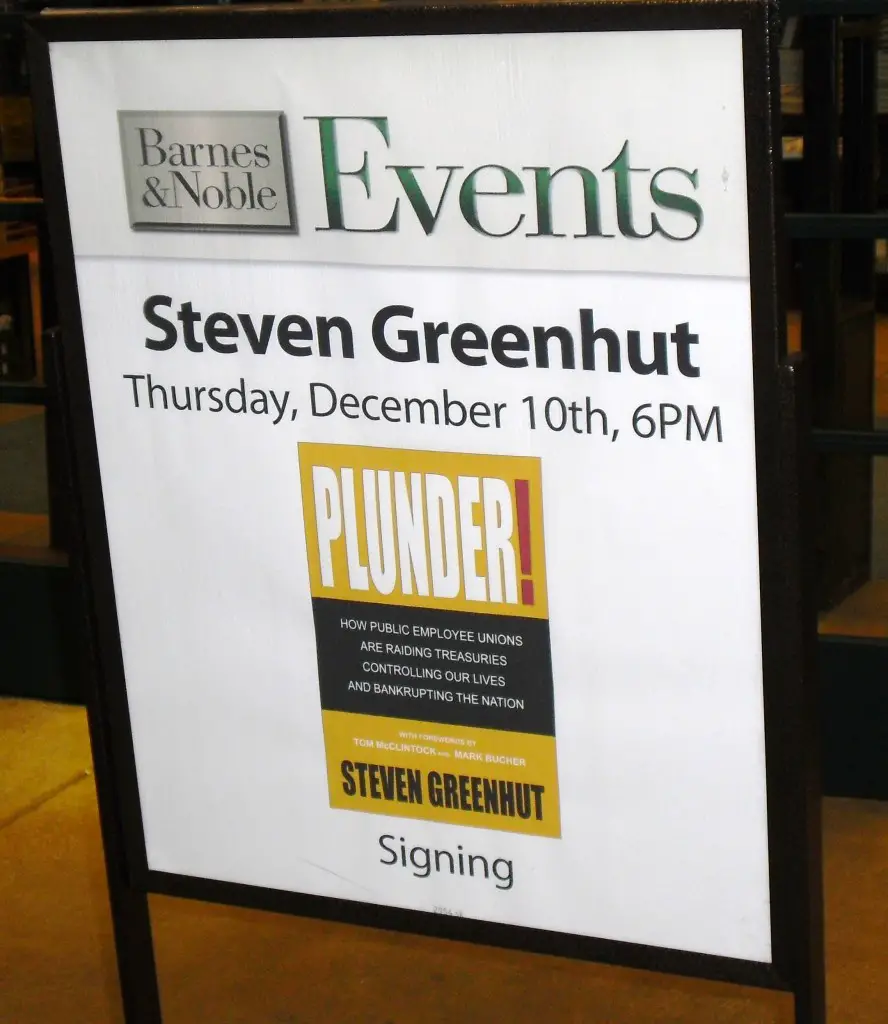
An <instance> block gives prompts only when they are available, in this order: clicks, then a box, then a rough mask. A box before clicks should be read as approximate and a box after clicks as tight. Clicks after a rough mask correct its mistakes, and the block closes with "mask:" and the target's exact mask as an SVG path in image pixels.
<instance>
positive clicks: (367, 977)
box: [0, 700, 888, 1024]
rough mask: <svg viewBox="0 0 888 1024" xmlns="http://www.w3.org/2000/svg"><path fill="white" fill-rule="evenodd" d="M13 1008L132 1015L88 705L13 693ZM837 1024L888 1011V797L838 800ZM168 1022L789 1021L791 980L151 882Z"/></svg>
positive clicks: (2, 885) (831, 817)
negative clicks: (393, 929)
mask: <svg viewBox="0 0 888 1024" xmlns="http://www.w3.org/2000/svg"><path fill="white" fill-rule="evenodd" d="M0 780H2V782H0V922H2V925H0V1021H2V1022H3V1024H121V1020H122V1018H121V1016H120V1011H119V1001H118V995H117V991H116V983H115V974H114V959H113V946H112V942H111V932H110V920H109V912H108V901H107V893H106V889H105V883H104V875H103V867H102V856H101V846H100V840H99V829H98V820H97V813H96V802H95V790H94V786H93V779H92V776H91V775H90V756H89V749H88V743H87V732H86V724H85V718H84V714H83V712H82V711H81V710H80V709H78V708H70V707H60V706H52V705H45V704H37V703H31V702H26V701H13V700H6V701H3V700H0ZM825 819H826V821H825V862H826V867H825V874H826V924H827V928H826V937H827V963H828V976H829V1003H830V1018H829V1019H830V1024H885V1021H886V1020H888V805H885V804H877V803H867V802H862V801H847V800H829V801H827V802H826V808H825ZM151 909H152V916H153V921H154V929H155V943H156V949H157V959H158V965H159V973H160V980H161V987H162V998H163V1003H164V1011H165V1022H166V1024H453V1022H462V1024H500V1022H510V1024H550V1022H551V1024H713V1022H717V1024H792V1020H793V1015H792V1009H791V1001H790V1000H789V999H788V998H787V997H786V996H784V995H781V994H774V993H767V992H757V991H754V990H748V989H743V988H739V987H736V986H731V985H722V984H713V983H708V982H698V981H692V980H680V979H676V978H670V977H666V976H658V975H651V974H644V973H641V972H634V971H628V970H621V969H614V968H604V967H596V966H593V965H588V964H580V963H573V962H570V961H561V960H556V959H553V958H548V957H541V956H533V955H530V954H524V953H517V952H507V951H501V950H491V949H486V948H483V947H477V946H469V945H464V944H459V943H448V942H442V941H436V940H431V939H421V938H414V937H411V936H407V935H395V934H387V933H383V932H376V931H373V930H370V929H364V928H354V927H348V926H344V925H335V924H326V923H321V922H313V921H307V920H301V919H298V918H287V917H283V916H279V915H274V914H262V913H257V912H248V911H242V910H235V909H230V908H225V907H212V906H207V905H202V904H198V903H191V902H184V901H178V900H172V899H167V898H160V897H152V900H151Z"/></svg>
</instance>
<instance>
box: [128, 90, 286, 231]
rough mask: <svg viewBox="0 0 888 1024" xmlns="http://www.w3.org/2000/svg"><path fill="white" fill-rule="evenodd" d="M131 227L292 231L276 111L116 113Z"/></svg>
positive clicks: (283, 149)
mask: <svg viewBox="0 0 888 1024" xmlns="http://www.w3.org/2000/svg"><path fill="white" fill-rule="evenodd" d="M117 116H118V120H119V123H120V142H121V149H122V153H123V171H124V178H125V181H126V199H127V207H128V209H129V219H130V226H131V227H132V228H134V229H142V228H162V229H167V230H181V231H232V232H236V231H295V230H296V207H295V203H294V202H293V196H292V189H291V187H290V173H289V155H288V151H287V139H286V123H285V120H284V115H283V113H281V112H280V111H265V110H257V111H252V110H250V111H184V110H183V111H162V110H121V111H118V115H117Z"/></svg>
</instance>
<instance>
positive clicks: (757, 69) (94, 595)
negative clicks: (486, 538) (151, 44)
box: [29, 0, 826, 1024]
mask: <svg viewBox="0 0 888 1024" xmlns="http://www.w3.org/2000/svg"><path fill="white" fill-rule="evenodd" d="M726 28H728V29H739V30H740V31H741V32H742V38H743V73H744V93H745V103H746V147H747V177H748V216H749V251H750V274H751V296H752V337H753V378H754V400H755V428H756V468H757V491H758V494H757V497H758V523H759V547H760V577H761V617H762V649H763V675H764V700H765V738H766V771H767V797H768V846H769V861H770V890H771V921H772V949H773V962H772V963H771V964H762V963H756V962H752V961H745V960H734V959H730V958H725V957H718V956H707V955H702V954H697V953H691V952H687V951H682V950H671V949H663V948H658V947H649V946H643V945H636V944H631V943H623V942H615V941H611V940H605V939H595V938H587V937H584V936H578V935H572V934H562V933H555V932H548V931H543V930H539V929H533V928H525V927H516V926H511V925H501V924H495V923H490V922H485V921H477V920H469V919H462V918H455V917H450V916H445V915H435V914H429V913H424V912H421V911H405V910H401V909H396V908H391V907H384V906H378V905H371V904H364V903H357V902H350V901H345V900H338V899H333V898H328V897H318V896H311V895H305V894H298V893H291V892H282V891H277V890H270V889H264V888H258V887H252V886H246V885H239V884H233V883H227V882H220V881H214V880H209V879H200V878H193V877H185V876H179V875H172V874H167V873H164V872H159V871H154V870H150V869H149V867H148V862H147V856H146V851H145V840H144V833H143V826H142V818H141V810H140V802H139V792H138V784H137V778H136V765H135V758H134V753H133V740H132V732H131V725H130V718H129V711H128V707H127V694H126V679H125V675H124V667H123V659H122V654H121V641H120V634H119V630H118V624H117V613H116V605H115V597H114V586H113V577H112V566H111V557H110V551H109V545H108V536H107V530H106V523H105V513H104V504H103V497H102V488H101V480H100V473H99V463H98V454H97V445H96V436H95V427H94V421H93V414H92V406H91V400H90V385H89V378H88V373H87V364H86V353H85V347H84V341H83V335H82V327H81V321H80V305H79V300H78V294H77V281H76V274H75V265H74V254H73V248H72V240H71V230H70V223H69V217H68V208H67V200H66V194H65V185H64V173H63V167H62V156H61V150H60V143H59V134H58V126H57V116H56V106H55V97H54V92H53V83H52V75H51V67H50V56H49V47H50V44H51V43H53V42H57V41H58V42H64V41H84V40H152V39H154V40H156V39H220V38H225V39H232V38H287V37H313V36H318V37H330V36H374V35H417V34H419V35H449V34H465V33H473V34H482V33H493V34H502V33H515V32H523V33H546V32H580V31H583V32H589V31H592V32H612V31H652V30H670V29H691V30H693V29H697V30H705V29H726ZM776 37H777V14H776V9H775V7H774V5H773V4H772V3H771V2H769V0H702V2H664V0H654V2H651V3H635V2H631V0H630V2H626V0H613V2H604V3H584V2H579V3H564V2H560V3H559V2H558V0H544V2H539V3H511V4H510V3H497V2H493V3H487V4H481V5H478V4H464V3H443V4H438V5H412V4H398V3H389V4H379V3H364V2H360V3H356V4H349V3H345V4H341V5H332V4H324V3H315V4H305V5H299V6H288V7H282V8H278V9H274V8H269V7H260V8H250V7H240V8H239V7H222V8H219V7H214V8H204V9H201V8H194V7H190V8H187V9H183V8H164V9H156V10H144V9H131V10H121V9H117V10H110V11H106V12H98V11H78V12H70V13H68V12H64V11H49V12H46V13H44V14H43V15H41V16H39V17H37V18H34V19H32V20H31V22H30V24H29V52H30V60H31V69H32V76H33V95H34V100H35V106H36V114H37V124H38V133H39V148H40V155H41V163H42V167H43V180H44V183H45V191H46V199H45V201H46V206H47V214H48V218H49V224H50V231H51V239H52V248H53V253H54V262H55V271H56V279H57V287H58V296H59V302H60V308H61V320H62V324H61V329H62V338H63V345H62V349H63V352H64V359H63V363H64V365H63V371H64V381H65V395H64V400H65V408H66V412H67V425H68V438H69V442H70V443H69V446H68V447H69V456H70V464H71V471H72V477H73V479H74V481H75V493H76V502H77V508H76V510H75V512H76V514H75V519H76V526H77V529H76V531H75V533H76V536H77V538H78V540H79V544H78V545H77V550H76V551H74V552H73V553H72V557H73V559H74V560H75V564H76V566H77V569H78V572H79V575H80V579H81V581H82V595H83V611H84V629H83V638H84V657H85V659H86V662H85V663H86V665H87V675H88V677H89V682H90V699H89V718H90V731H91V740H92V746H93V756H94V761H95V769H96V782H97V789H98V797H99V807H100V813H101V820H102V831H103V840H104V846H105V857H106V868H107V874H108V882H109V891H110V895H111V905H112V914H113V919H114V926H115V941H116V945H117V953H118V968H119V973H120V979H121V988H122V995H123V1001H124V1006H125V1012H126V1020H127V1024H158V1022H160V1020H161V1010H160V1000H159V996H158V987H157V977H156V970H155V964H154V956H153V948H152V940H151V925H150V917H149V912H148V901H147V895H148V894H149V893H163V894H168V895H173V896H179V897H185V898H191V899H198V900H207V901H211V902H215V903H221V904H229V905H238V906H244V907H252V908H260V909H268V910H274V911H278V912H284V913H289V914H297V915H303V916H308V917H314V918H323V919H327V920H335V921H342V922H350V923H355V924H361V925H370V926H374V927H380V928H386V929H393V930H397V931H404V932H412V933H420V934H424V935H431V936H437V937H441V938H448V939H456V940H463V941H469V942H475V943H483V944H488V945H495V946H502V947H509V948H515V949H521V950H526V951H532V952H540V953H548V954H555V955H560V956H567V957H573V958H578V959H585V960H590V961H597V962H601V963H609V964H617V965H622V966H627V967H636V968H642V969H648V970H654V971H662V972H667V973H674V974H681V975H687V976H692V977H699V978H709V979H714V980H722V981H730V982H735V983H739V984H745V985H751V986H757V987H762V988H770V989H778V990H784V991H788V992H792V993H794V995H795V997H796V1020H797V1022H798V1024H824V1021H825V1017H826V1011H825V997H824V968H823V921H822V917H823V909H822V882H821V839H820V811H819V799H820V792H819V771H818V764H817V755H816V752H817V744H816V730H815V722H816V703H815V696H814V692H813V682H814V675H813V669H812V652H813V649H814V640H815V636H814V627H813V623H814V616H813V613H812V609H811V608H810V607H809V603H808V601H807V598H806V594H807V593H809V592H810V588H807V587H806V585H805V577H806V572H807V569H808V563H807V554H806V551H807V549H806V545H805V534H804V533H803V523H802V510H803V505H804V502H803V498H804V496H805V493H806V491H807V484H806V472H805V464H806V454H805V451H806V448H805V439H806V436H807V428H806V426H805V408H804V406H805V401H804V397H805V391H806V389H805V387H804V386H803V385H800V384H799V380H800V379H802V380H803V379H804V374H802V373H801V371H800V370H799V367H798V365H797V364H795V363H792V364H787V365H785V366H781V365H780V361H779V360H780V355H779V354H780V352H781V351H782V348H781V338H782V333H783V330H784V328H783V326H782V323H781V319H780V318H781V315H782V307H781V304H780V299H779V288H778V280H777V253H778V241H779V232H778V229H777V224H778V215H779V211H778V210H777V208H776V202H775V173H776V171H775V154H779V153H780V139H779V130H778V121H779V109H778V105H779V100H778V97H779V89H778V86H777V81H776V70H775V69H776V67H777V63H776V45H777V44H776Z"/></svg>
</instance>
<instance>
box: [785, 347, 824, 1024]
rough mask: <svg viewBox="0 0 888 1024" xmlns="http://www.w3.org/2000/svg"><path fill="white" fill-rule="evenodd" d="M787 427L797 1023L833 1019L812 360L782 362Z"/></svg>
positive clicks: (792, 905) (788, 754) (789, 749)
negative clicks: (826, 941) (827, 950)
mask: <svg viewBox="0 0 888 1024" xmlns="http://www.w3.org/2000/svg"><path fill="white" fill-rule="evenodd" d="M779 382H780V420H781V423H780V432H781V440H782V449H783V456H782V461H783V467H782V468H783V474H784V479H785V480H787V481H790V482H791V484H790V486H788V487H787V497H786V512H785V514H786V522H785V524H784V533H783V536H784V544H785V550H784V559H785V570H786V572H787V575H788V576H789V578H790V579H791V580H792V583H791V586H790V587H789V588H788V590H789V592H790V593H791V594H792V595H793V597H792V599H791V601H790V603H789V604H788V606H787V610H786V611H787V621H788V623H790V624H792V625H794V626H795V627H796V628H795V629H791V630H790V633H791V635H792V636H793V637H797V638H798V647H797V649H795V650H794V651H792V652H791V654H792V656H791V658H790V659H789V666H790V668H789V669H788V674H789V675H790V677H791V678H790V680H788V682H789V683H790V684H791V687H792V691H793V714H794V715H795V716H796V717H797V718H800V719H801V721H800V722H799V727H798V729H796V730H795V731H794V733H793V735H794V739H793V740H790V742H789V743H788V744H787V749H785V751H784V754H785V756H786V758H787V759H788V760H791V762H793V763H794V768H793V771H792V772H791V773H789V775H790V778H791V780H792V781H791V790H792V791H791V792H790V793H788V796H789V805H790V806H791V807H792V813H791V815H790V825H791V828H792V831H793V833H794V841H793V843H792V849H793V850H804V851H805V855H804V858H803V859H801V861H797V862H795V863H793V864H792V866H791V871H790V875H791V877H792V878H793V880H794V881H793V884H792V886H791V888H792V890H793V891H792V892H788V893H785V894H784V897H785V899H786V901H787V904H788V905H789V909H790V912H791V919H792V921H793V925H792V933H793V934H792V936H791V939H790V947H791V952H790V957H791V969H792V977H793V982H794V993H795V1021H796V1024H826V976H825V975H826V972H825V967H824V949H823V857H822V834H821V828H822V820H821V799H822V797H821V785H820V765H819V750H820V736H819V732H820V730H819V717H820V705H819V699H818V690H817V686H816V682H817V627H816V621H817V620H816V612H815V608H814V598H813V594H814V587H813V579H812V577H813V566H812V558H813V554H812V553H813V550H814V546H813V543H812V542H811V533H810V525H809V524H810V520H811V515H812V508H813V493H812V492H813V479H812V477H813V474H812V461H811V452H810V437H811V418H810V407H809V395H810V378H809V367H808V366H807V365H806V363H805V360H804V358H803V357H798V356H793V357H791V358H790V359H788V360H787V361H786V362H785V363H784V364H783V366H781V368H780V376H779Z"/></svg>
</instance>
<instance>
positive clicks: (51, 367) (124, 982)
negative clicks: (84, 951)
mask: <svg viewBox="0 0 888 1024" xmlns="http://www.w3.org/2000/svg"><path fill="white" fill-rule="evenodd" d="M44 351H45V352H46V355H47V384H48V386H49V388H50V390H51V391H52V392H54V394H53V401H54V402H55V403H56V404H57V409H58V413H59V416H58V425H59V427H60V431H59V437H58V443H59V445H60V448H61V449H62V450H63V451H65V452H66V453H67V455H68V464H69V466H70V467H71V476H70V478H69V479H68V480H67V481H66V484H67V486H66V487H64V488H62V490H61V493H62V495H63V496H65V497H67V498H68V501H67V502H66V503H65V504H67V506H68V507H67V508H61V509H60V510H59V511H60V512H61V514H62V515H63V516H64V519H65V522H64V534H65V537H66V539H67V540H68V541H69V542H70V555H71V565H72V571H73V572H74V573H75V574H76V580H77V583H78V587H77V596H78V598H79V599H80V602H81V608H82V611H83V615H82V621H83V628H82V629H81V631H80V637H79V639H80V644H79V649H78V650H77V651H73V652H71V653H72V657H71V658H70V666H69V668H70V671H72V672H76V671H77V669H78V668H82V671H83V676H84V679H83V682H84V690H85V691H86V698H87V715H88V720H89V734H90V745H91V747H92V756H93V769H94V772H95V780H96V795H97V798H98V804H99V821H100V824H101V829H102V846H103V848H104V854H105V875H106V877H107V880H108V896H109V900H110V904H111V920H112V925H113V929H114V947H115V952H116V955H117V974H118V979H119V982H120V994H121V999H122V1002H123V1010H124V1020H125V1022H126V1024H162V1016H161V1008H160V992H159V989H158V984H157V969H156V966H155V962H154V946H153V943H152V938H151V916H150V912H149V909H148V894H147V892H146V891H145V890H144V889H141V888H139V887H138V886H137V885H136V884H134V882H133V879H132V872H131V870H130V867H131V866H130V865H129V864H128V862H127V857H126V847H125V845H124V841H123V826H122V822H121V818H120V816H121V814H122V813H123V811H122V808H123V803H122V799H123V798H122V795H121V791H120V787H119V785H118V777H117V773H116V772H115V768H114V760H113V753H112V751H113V747H112V744H111V723H110V720H109V719H110V716H109V709H108V702H107V700H106V698H105V694H104V689H103V687H102V685H101V680H100V677H99V675H100V665H99V659H98V658H97V657H96V651H95V646H96V642H95V635H96V634H95V630H94V628H93V626H94V621H93V619H92V616H91V612H90V603H89V601H88V598H87V595H88V589H87V580H86V575H85V564H84V559H83V552H84V544H83V537H82V529H83V518H82V516H81V515H77V514H75V512H76V511H77V510H76V507H75V506H76V494H77V490H76V488H75V487H74V483H75V474H76V462H75V460H74V452H73V446H72V444H71V433H70V422H71V411H70V408H69V404H68V399H69V397H70V396H69V394H68V389H67V387H66V378H65V367H64V362H63V360H62V358H61V332H60V331H59V330H58V329H57V328H54V329H51V330H48V331H46V333H45V335H44Z"/></svg>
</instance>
